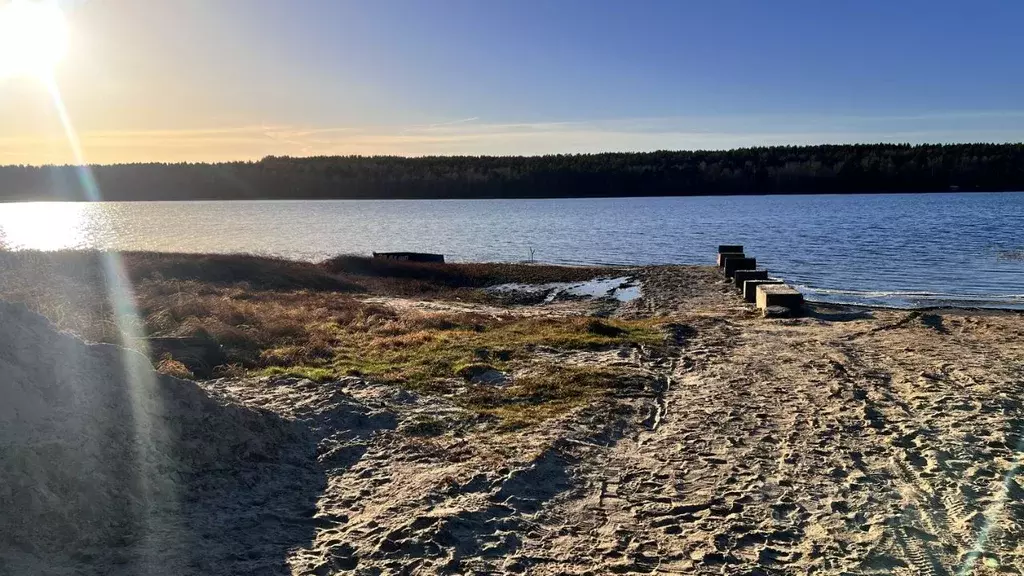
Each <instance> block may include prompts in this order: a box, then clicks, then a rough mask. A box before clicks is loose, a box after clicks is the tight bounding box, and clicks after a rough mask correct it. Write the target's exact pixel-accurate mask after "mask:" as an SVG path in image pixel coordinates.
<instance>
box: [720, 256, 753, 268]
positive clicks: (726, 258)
mask: <svg viewBox="0 0 1024 576" xmlns="http://www.w3.org/2000/svg"><path fill="white" fill-rule="evenodd" d="M746 257H747V255H746V254H744V253H743V252H721V253H719V254H718V267H719V268H724V267H725V261H726V260H728V259H729V258H746Z"/></svg>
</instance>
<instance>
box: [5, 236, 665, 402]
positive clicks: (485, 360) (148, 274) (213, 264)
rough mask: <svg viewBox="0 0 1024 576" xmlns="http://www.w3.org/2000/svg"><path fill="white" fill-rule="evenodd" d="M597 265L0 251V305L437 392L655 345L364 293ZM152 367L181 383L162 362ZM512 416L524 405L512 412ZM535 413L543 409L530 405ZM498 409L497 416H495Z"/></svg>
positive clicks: (99, 331) (578, 321)
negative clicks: (473, 379)
mask: <svg viewBox="0 0 1024 576" xmlns="http://www.w3.org/2000/svg"><path fill="white" fill-rule="evenodd" d="M607 273H608V271H607V270H605V269H600V268H568V267H556V266H536V265H515V264H445V265H436V264H413V263H405V262H391V261H378V260H373V259H370V258H364V257H357V256H341V257H337V258H333V259H331V260H328V261H326V262H322V263H308V262H295V261H289V260H283V259H276V258H268V257H258V256H246V255H207V254H196V255H190V254H161V253H144V252H128V253H123V254H120V255H118V256H116V257H112V256H110V255H105V254H101V253H96V252H2V253H0V299H4V300H8V301H16V302H22V303H25V304H26V305H28V306H29V307H30V308H32V309H34V310H37V311H39V312H41V313H42V314H44V315H45V316H47V317H49V318H50V319H51V320H52V321H53V322H55V323H56V324H57V325H58V326H59V327H60V328H63V329H66V330H70V331H72V332H75V333H77V334H79V335H80V336H82V337H83V338H85V339H87V340H91V341H97V342H114V343H120V342H121V341H122V340H121V337H120V330H119V324H118V321H119V320H120V322H121V326H124V325H125V324H126V323H127V325H131V326H133V328H134V330H135V331H137V333H139V334H143V335H147V336H202V337H207V338H210V339H212V340H214V341H216V342H217V343H218V344H220V345H221V346H222V347H223V350H224V352H225V354H226V358H227V361H226V362H225V363H224V364H223V365H221V366H219V367H218V368H217V371H218V373H219V374H223V375H245V374H292V375H301V376H305V377H309V378H312V379H315V380H321V381H325V380H330V379H333V378H337V377H340V376H345V375H362V376H365V377H368V378H371V379H376V380H380V381H388V382H396V383H401V384H403V385H405V386H408V387H410V388H413V389H416V390H420V391H425V392H436V393H445V392H448V391H450V390H451V389H452V387H453V385H454V384H453V382H456V381H457V380H458V379H460V378H461V377H462V376H464V375H466V374H467V373H468V372H467V369H470V371H471V368H472V367H473V366H487V367H491V368H494V369H497V370H511V369H513V368H516V367H521V366H523V365H526V364H527V363H530V362H532V358H533V356H534V354H533V352H534V351H535V350H537V349H538V348H553V349H558V350H595V349H603V348H608V347H615V346H622V345H628V344H647V345H652V344H657V343H659V342H661V341H662V339H663V338H662V335H661V331H660V329H659V328H658V326H657V324H656V323H654V322H653V321H646V320H638V321H610V320H601V319H597V318H592V317H587V316H543V317H539V316H523V315H518V314H514V313H511V312H509V313H497V314H496V313H493V312H492V313H487V314H483V313H479V312H465V311H444V310H442V311H420V310H415V309H399V308H397V307H394V306H390V305H387V304H382V303H379V302H372V301H366V299H365V297H367V296H403V297H409V296H412V297H416V298H421V299H423V298H426V299H442V300H453V299H459V300H462V301H486V300H488V298H489V296H487V294H486V293H485V292H483V291H482V290H481V289H482V288H485V287H487V286H493V285H498V284H504V283H509V282H518V283H546V282H556V281H579V280H586V279H590V278H594V277H597V276H602V275H607ZM114 282H117V283H120V284H121V285H122V286H127V287H130V291H131V293H132V294H133V297H134V302H133V304H134V310H135V313H133V314H122V316H121V317H120V318H118V316H117V314H116V313H115V309H116V306H115V305H114V303H112V301H111V298H110V296H109V295H110V294H111V293H114V292H112V285H113V284H114ZM154 360H155V361H157V362H158V363H160V365H161V367H162V368H163V369H164V370H165V371H168V372H171V373H174V374H176V375H180V376H188V373H187V370H186V369H185V367H184V366H183V365H181V364H180V363H178V362H176V361H175V359H174V358H156V359H154ZM616 379H617V376H616V375H615V374H613V373H612V372H608V371H601V370H591V371H589V372H588V371H586V370H582V369H569V368H565V367H560V368H558V367H554V366H551V367H548V368H545V369H540V370H536V371H534V372H531V373H530V376H528V377H526V378H524V379H522V381H521V382H519V381H517V382H516V384H515V386H512V387H509V388H508V389H507V390H505V391H504V392H503V393H502V395H501V398H499V397H496V396H494V394H492V393H491V392H490V391H488V390H487V389H486V388H481V387H473V386H470V387H469V389H468V391H467V392H466V394H465V397H464V400H465V403H466V404H467V405H469V406H473V407H475V408H476V409H478V410H479V411H481V412H487V413H493V414H496V415H502V414H504V413H505V412H507V406H508V404H509V402H512V403H513V404H515V405H516V406H519V407H520V408H524V407H527V406H533V407H535V408H536V407H538V406H544V407H545V408H544V410H549V409H553V408H557V407H560V406H567V405H573V404H576V403H578V402H580V401H585V400H586V399H588V398H590V397H592V396H593V394H595V393H600V391H602V390H607V389H610V388H612V387H614V385H615V381H616ZM517 411H518V412H519V413H521V412H522V410H517ZM542 411H543V410H542ZM506 415H507V414H506Z"/></svg>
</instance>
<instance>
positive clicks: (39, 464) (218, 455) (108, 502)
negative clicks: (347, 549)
mask: <svg viewBox="0 0 1024 576" xmlns="http://www.w3.org/2000/svg"><path fill="white" fill-rule="evenodd" d="M0 398H2V399H3V400H2V402H0V504H2V505H0V509H3V511H4V512H3V513H2V514H0V572H6V571H7V570H15V571H17V572H19V573H27V572H35V571H37V570H38V571H43V572H50V571H51V570H54V568H55V567H56V566H59V565H62V564H63V565H68V566H76V567H77V568H78V569H81V568H82V566H83V565H92V566H94V567H95V568H96V570H98V571H102V572H106V571H107V569H106V568H104V567H103V566H104V565H105V564H106V563H107V562H108V561H109V562H112V563H113V564H118V563H121V564H131V565H133V566H134V567H135V568H134V569H131V570H128V571H131V572H134V571H136V570H137V569H138V567H139V565H140V563H164V564H163V566H164V568H165V569H167V568H170V566H168V565H167V564H166V563H165V562H171V564H172V565H173V564H174V563H177V562H180V563H181V564H182V566H179V568H183V567H184V566H186V565H190V564H191V565H193V567H194V566H195V563H196V560H195V555H194V554H193V553H190V552H188V550H189V549H190V548H193V546H195V544H196V539H197V537H200V538H202V539H203V542H204V543H203V544H202V545H201V546H207V547H209V546H210V545H213V544H216V541H217V539H218V538H217V537H218V534H221V535H223V534H225V533H226V532H225V530H226V529H228V528H230V526H228V525H226V524H223V523H220V524H219V523H218V522H217V521H216V519H215V518H211V517H210V515H211V514H218V513H221V514H222V513H223V512H228V510H223V509H224V508H230V509H233V510H234V512H238V508H239V507H240V505H242V504H245V497H244V496H243V497H241V499H239V498H232V496H231V494H232V493H247V494H249V493H251V494H253V495H254V497H256V498H259V497H260V496H259V493H260V492H261V490H260V487H261V482H262V483H263V484H266V482H264V480H265V477H266V475H268V474H271V473H274V472H275V471H274V470H273V469H272V467H271V466H270V465H269V464H268V463H269V462H274V464H273V466H275V467H277V468H278V470H277V472H280V470H279V469H280V467H281V466H283V465H287V464H288V463H289V462H290V463H291V465H292V466H294V467H296V468H298V469H308V468H309V467H308V466H306V460H311V459H313V458H315V443H314V442H311V441H309V440H308V438H305V437H304V436H305V433H304V432H303V431H302V430H301V429H300V428H299V427H298V426H297V425H296V424H295V423H293V422H289V421H287V420H284V419H281V418H280V417H278V416H275V415H273V414H271V413H270V412H266V411H261V410H257V409H252V408H247V407H240V406H235V405H229V404H226V403H224V402H222V401H218V400H215V399H213V398H211V397H210V396H208V395H207V394H206V393H205V392H204V391H203V390H202V389H201V388H199V387H198V386H197V385H196V384H195V383H193V382H187V381H183V380H177V379H174V378H169V377H164V376H161V375H159V374H156V373H154V372H153V370H152V368H151V365H150V363H149V362H148V360H147V359H146V358H145V357H144V356H142V355H139V354H137V353H134V352H131V351H128V350H125V349H122V348H119V347H116V346H110V345H88V344H85V343H83V342H81V341H80V340H78V339H76V338H75V337H73V336H71V335H69V334H66V333H59V332H57V331H56V330H55V329H54V328H53V326H52V325H50V324H49V322H48V321H47V320H45V319H44V318H43V317H42V316H39V315H37V314H35V313H33V312H30V311H28V310H27V309H26V308H24V307H23V306H20V305H12V304H8V303H3V302H0ZM288 476H290V478H291V482H292V484H293V486H292V489H294V488H296V487H297V485H298V484H301V483H302V481H303V480H309V477H308V474H306V475H305V476H303V474H289V475H288ZM265 488H267V490H263V491H264V492H266V491H274V490H281V489H282V488H288V486H284V485H275V486H272V487H265ZM313 493H314V494H315V491H313ZM265 496H266V495H265V494H264V500H263V502H262V504H264V505H267V499H266V498H265ZM272 503H273V502H271V504H272ZM292 503H293V504H295V502H292ZM211 505H212V508H211ZM298 505H299V506H302V505H303V504H302V503H301V502H300V503H298ZM306 505H307V506H308V503H306ZM218 507H220V508H222V510H221V511H220V512H218V511H217V510H216V508H218ZM268 507H269V506H268ZM204 532H207V533H204ZM227 532H230V530H227ZM235 544H236V545H237V544H238V542H237V541H236V542H235ZM111 551H114V552H117V551H121V552H120V556H119V557H118V558H108V556H110V555H111V554H114V552H111ZM115 555H116V554H115ZM32 562H36V563H37V564H32Z"/></svg>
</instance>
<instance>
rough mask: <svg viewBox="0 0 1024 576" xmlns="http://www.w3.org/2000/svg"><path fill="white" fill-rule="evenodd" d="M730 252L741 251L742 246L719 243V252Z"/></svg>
mask: <svg viewBox="0 0 1024 576" xmlns="http://www.w3.org/2000/svg"><path fill="white" fill-rule="evenodd" d="M730 252H743V246H741V245H739V244H719V245H718V253H719V254H729V253H730Z"/></svg>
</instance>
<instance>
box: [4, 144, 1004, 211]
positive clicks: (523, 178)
mask: <svg viewBox="0 0 1024 576" xmlns="http://www.w3.org/2000/svg"><path fill="white" fill-rule="evenodd" d="M90 171H91V174H92V178H93V179H94V181H95V183H96V186H97V188H98V190H99V194H100V197H101V198H102V199H104V200H199V199H204V200H206V199H220V200H241V199H257V198H261V199H262V198H266V199H270V198H273V199H318V198H324V199H326V198H339V199H341V198H352V199H361V198H383V199H389V198H550V197H603V196H604V197H607V196H625V197H629V196H690V195H728V194H808V193H829V194H849V193H883V192H945V191H950V190H960V191H965V192H966V191H1007V190H1014V191H1016V190H1024V144H953V145H913V146H912V145H900V144H864V145H822V146H776V147H765V148H743V149H736V150H728V151H675V152H673V151H660V152H644V153H628V152H627V153H605V154H568V155H549V156H500V157H498V156H433V157H422V158H404V157H397V156H372V157H370V156H321V157H311V158H291V157H277V156H269V157H266V158H264V159H262V160H260V161H255V162H226V163H217V164H200V163H183V164H161V163H151V164H120V165H109V166H93V167H91V168H90ZM82 182H83V177H82V173H81V170H80V169H79V168H76V167H73V166H42V167H38V166H3V167H0V201H24V200H87V199H89V198H90V196H89V195H88V194H87V193H86V191H85V190H86V187H85V186H83V184H82Z"/></svg>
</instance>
